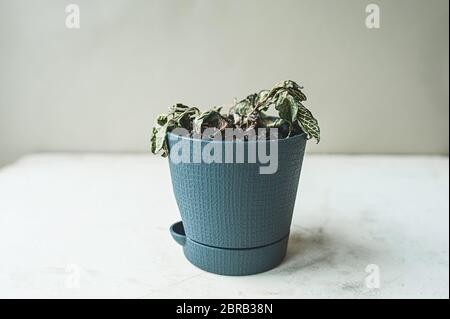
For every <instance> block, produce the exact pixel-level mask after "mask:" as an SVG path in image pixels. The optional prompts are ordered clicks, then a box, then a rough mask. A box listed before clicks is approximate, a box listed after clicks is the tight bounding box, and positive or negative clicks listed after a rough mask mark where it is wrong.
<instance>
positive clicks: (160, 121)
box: [156, 114, 167, 126]
mask: <svg viewBox="0 0 450 319" xmlns="http://www.w3.org/2000/svg"><path fill="white" fill-rule="evenodd" d="M156 123H158V125H160V126H163V125H164V124H166V123H167V115H165V114H160V115H158V117H157V119H156Z"/></svg>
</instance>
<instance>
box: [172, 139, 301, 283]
mask: <svg viewBox="0 0 450 319" xmlns="http://www.w3.org/2000/svg"><path fill="white" fill-rule="evenodd" d="M167 142H168V146H169V151H170V156H169V166H170V174H171V178H172V186H173V191H174V195H175V199H176V202H177V205H178V208H179V211H180V214H181V219H182V221H180V222H177V223H175V224H173V225H172V226H171V227H170V233H171V235H172V237H173V238H174V239H175V241H176V242H177V243H179V244H180V245H182V246H183V251H184V254H185V256H186V258H187V259H188V260H189V261H190V262H191V263H192V264H194V265H195V266H197V267H199V268H201V269H203V270H206V271H208V272H212V273H216V274H221V275H236V276H237V275H250V274H255V273H259V272H263V271H267V270H269V269H272V268H274V267H276V266H277V265H278V264H280V263H281V262H282V260H283V259H284V257H285V255H286V250H287V244H288V239H289V230H290V226H291V221H292V213H293V210H294V205H295V199H296V196H297V188H298V183H299V177H300V171H301V167H302V162H303V156H304V152H305V146H306V138H305V134H301V135H296V136H292V137H288V138H285V139H279V140H256V141H236V140H235V141H214V140H200V139H193V138H189V137H182V136H178V135H175V134H172V133H168V136H167ZM252 152H254V154H259V152H261V153H263V152H264V153H265V154H266V155H268V154H269V153H270V156H269V160H267V157H266V158H265V161H262V160H261V158H258V155H257V156H256V162H255V161H254V157H255V156H254V155H251V154H252ZM199 153H200V154H204V153H207V154H210V155H211V154H212V156H213V157H214V159H215V160H213V161H211V160H206V161H205V158H201V159H200V160H199V158H198V155H199ZM230 153H231V154H232V160H230V157H227V156H229V154H230ZM196 156H197V158H196ZM239 156H242V157H240V160H237V158H238V157H239ZM264 168H265V169H264Z"/></svg>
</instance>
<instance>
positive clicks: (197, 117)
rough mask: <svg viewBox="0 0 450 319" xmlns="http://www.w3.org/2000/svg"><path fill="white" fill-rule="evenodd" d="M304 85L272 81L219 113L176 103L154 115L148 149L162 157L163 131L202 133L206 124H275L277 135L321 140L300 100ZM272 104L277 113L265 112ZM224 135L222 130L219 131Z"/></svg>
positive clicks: (244, 127)
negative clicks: (265, 88)
mask: <svg viewBox="0 0 450 319" xmlns="http://www.w3.org/2000/svg"><path fill="white" fill-rule="evenodd" d="M302 89H303V87H301V86H299V85H298V84H297V83H295V82H294V81H291V80H287V81H284V82H281V83H279V84H277V85H275V86H274V87H273V88H272V89H271V90H262V91H261V92H259V93H254V94H251V95H249V96H247V97H246V98H245V99H243V100H242V101H239V102H237V103H235V105H233V106H232V107H231V108H230V110H229V111H228V113H222V107H216V108H213V109H211V110H208V111H205V112H201V111H200V109H198V108H197V107H189V106H186V105H183V104H175V105H174V106H172V107H171V108H169V113H167V114H161V115H159V116H158V118H157V121H156V122H157V126H156V127H154V128H153V130H152V137H151V150H152V152H153V153H154V154H157V153H159V152H161V155H162V156H163V157H165V156H167V155H168V153H169V150H168V147H167V142H166V134H167V132H170V131H172V130H173V129H175V128H178V127H182V128H185V129H187V130H188V131H189V132H190V133H191V134H193V133H197V134H201V133H202V132H203V131H204V130H205V129H206V128H213V127H214V128H217V129H218V130H220V131H223V130H224V129H225V128H240V129H242V130H243V131H244V132H245V131H247V130H251V129H258V128H278V132H279V138H286V137H289V136H293V135H298V134H301V133H303V132H304V133H306V137H307V138H308V139H310V138H315V139H316V141H317V143H319V141H320V128H319V124H318V122H317V120H316V119H315V118H314V116H313V115H312V114H311V112H310V111H309V110H308V109H307V108H306V107H305V106H304V105H303V104H302V102H304V101H306V96H305V94H304V93H303V92H302ZM271 106H274V107H275V110H277V111H278V117H272V116H268V115H267V113H266V112H267V111H268V109H269V108H270V107H271ZM222 136H223V134H222Z"/></svg>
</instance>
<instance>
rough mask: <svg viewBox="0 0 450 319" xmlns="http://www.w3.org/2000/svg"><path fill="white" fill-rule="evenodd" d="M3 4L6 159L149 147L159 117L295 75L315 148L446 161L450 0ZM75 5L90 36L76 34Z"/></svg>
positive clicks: (1, 95) (1, 96) (1, 100)
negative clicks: (369, 9) (368, 19)
mask: <svg viewBox="0 0 450 319" xmlns="http://www.w3.org/2000/svg"><path fill="white" fill-rule="evenodd" d="M371 2H372V1H364V0H341V1H332V0H327V1H325V0H320V1H318V0H304V1H301V0H292V1H287V0H286V1H261V0H244V1H238V0H228V1H225V0H214V1H206V0H177V1H174V0H170V1H167V0H166V1H163V0H160V1H138V0H134V1H126V0H108V1H106V0H71V1H57V0H54V1H50V0H39V1H32V0H29V1H24V0H0V163H6V162H9V161H12V160H14V159H16V158H18V157H19V156H21V155H23V154H26V153H30V152H41V151H146V150H147V149H148V145H149V133H150V128H151V126H152V124H153V120H154V118H155V116H156V115H157V114H158V113H160V112H163V111H165V110H166V109H167V107H169V106H170V105H172V104H173V103H175V102H184V103H186V104H190V105H198V106H201V107H202V108H204V107H207V106H211V105H218V104H228V103H231V102H232V100H233V99H234V97H238V98H240V97H244V96H245V95H246V94H248V93H252V92H254V91H259V90H260V89H263V88H269V87H270V86H271V85H273V84H275V82H278V81H280V80H284V79H293V80H296V81H298V82H300V83H301V84H303V85H304V86H305V92H306V94H307V95H308V97H309V101H308V103H307V106H309V108H310V109H311V110H312V111H313V112H314V114H315V115H316V116H317V118H318V119H319V121H320V124H321V127H322V132H323V133H322V139H323V141H322V142H321V144H319V145H317V146H316V145H313V143H311V144H310V146H309V151H312V152H332V153H420V154H448V142H449V141H448V115H449V105H448V103H449V98H448V85H449V83H448V82H449V81H448V68H449V64H448V60H449V51H448V45H449V42H448V35H449V34H448V1H447V0H428V1H425V0H423V1H420V0H396V1H392V0H389V1H388V0H384V1H373V2H375V3H377V4H379V5H380V8H381V29H379V30H369V29H367V28H366V26H365V16H366V13H365V7H366V5H367V4H369V3H371ZM69 3H76V4H78V5H79V6H80V10H81V28H80V29H78V30H69V29H67V28H66V27H65V17H66V13H65V6H66V5H67V4H69Z"/></svg>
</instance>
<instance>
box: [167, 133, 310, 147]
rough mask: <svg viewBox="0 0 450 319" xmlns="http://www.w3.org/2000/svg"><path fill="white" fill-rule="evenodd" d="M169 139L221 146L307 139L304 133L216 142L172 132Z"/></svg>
mask: <svg viewBox="0 0 450 319" xmlns="http://www.w3.org/2000/svg"><path fill="white" fill-rule="evenodd" d="M167 137H169V138H170V139H183V140H189V141H200V142H203V143H219V144H227V143H236V144H239V143H258V142H266V141H278V143H283V142H285V141H292V140H295V139H299V138H304V137H306V133H305V132H302V133H301V134H297V135H293V136H288V137H285V138H278V139H268V140H258V139H256V140H250V141H241V140H238V141H237V140H233V141H225V140H220V141H216V140H207V139H201V138H194V137H191V136H183V135H177V134H173V133H172V132H167Z"/></svg>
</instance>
